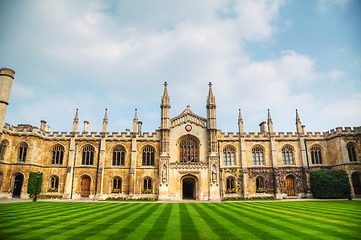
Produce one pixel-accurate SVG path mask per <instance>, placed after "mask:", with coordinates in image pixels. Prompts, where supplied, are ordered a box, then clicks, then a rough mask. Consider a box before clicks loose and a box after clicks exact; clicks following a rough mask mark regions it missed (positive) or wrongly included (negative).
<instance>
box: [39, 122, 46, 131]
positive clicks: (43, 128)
mask: <svg viewBox="0 0 361 240" xmlns="http://www.w3.org/2000/svg"><path fill="white" fill-rule="evenodd" d="M45 125H46V121H44V120H41V121H40V130H41V131H45Z"/></svg>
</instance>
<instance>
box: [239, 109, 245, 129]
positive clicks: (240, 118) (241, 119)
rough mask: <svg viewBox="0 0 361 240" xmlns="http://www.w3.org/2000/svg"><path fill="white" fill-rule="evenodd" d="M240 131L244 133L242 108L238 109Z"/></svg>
mask: <svg viewBox="0 0 361 240" xmlns="http://www.w3.org/2000/svg"><path fill="white" fill-rule="evenodd" d="M238 131H239V133H243V132H244V131H243V118H242V113H241V109H238Z"/></svg>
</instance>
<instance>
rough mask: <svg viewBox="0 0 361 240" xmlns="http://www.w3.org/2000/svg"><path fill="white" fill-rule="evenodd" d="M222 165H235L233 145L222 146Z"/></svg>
mask: <svg viewBox="0 0 361 240" xmlns="http://www.w3.org/2000/svg"><path fill="white" fill-rule="evenodd" d="M223 165H224V166H235V165H236V148H235V147H234V146H233V145H227V146H225V147H224V148H223Z"/></svg>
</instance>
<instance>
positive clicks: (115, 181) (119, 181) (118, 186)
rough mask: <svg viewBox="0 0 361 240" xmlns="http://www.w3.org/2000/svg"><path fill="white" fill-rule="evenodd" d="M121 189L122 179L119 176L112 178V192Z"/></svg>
mask: <svg viewBox="0 0 361 240" xmlns="http://www.w3.org/2000/svg"><path fill="white" fill-rule="evenodd" d="M121 189H122V179H121V178H119V177H115V178H113V192H115V191H118V192H119V191H121Z"/></svg>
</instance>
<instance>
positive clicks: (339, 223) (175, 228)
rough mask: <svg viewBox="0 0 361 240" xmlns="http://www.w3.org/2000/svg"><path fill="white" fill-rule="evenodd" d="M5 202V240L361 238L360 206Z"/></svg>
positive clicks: (1, 209) (1, 216)
mask: <svg viewBox="0 0 361 240" xmlns="http://www.w3.org/2000/svg"><path fill="white" fill-rule="evenodd" d="M359 200H360V199H354V200H353V201H347V200H325V201H324V200H313V199H312V200H310V199H304V200H274V201H245V202H199V201H179V202H175V203H165V202H161V201H160V202H137V203H135V202H109V201H90V200H87V201H80V200H74V201H69V200H50V201H49V200H43V199H41V200H38V201H37V202H32V201H29V200H28V201H25V200H1V203H2V204H0V226H1V228H0V238H1V239H361V228H360V225H361V201H359Z"/></svg>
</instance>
